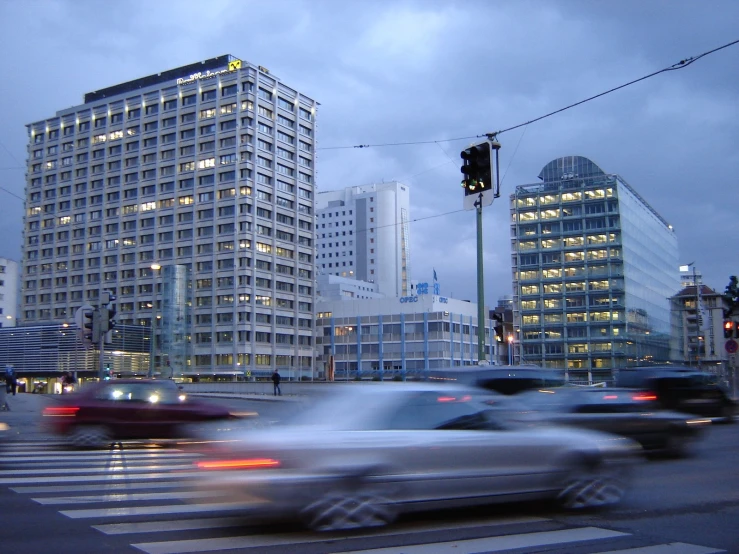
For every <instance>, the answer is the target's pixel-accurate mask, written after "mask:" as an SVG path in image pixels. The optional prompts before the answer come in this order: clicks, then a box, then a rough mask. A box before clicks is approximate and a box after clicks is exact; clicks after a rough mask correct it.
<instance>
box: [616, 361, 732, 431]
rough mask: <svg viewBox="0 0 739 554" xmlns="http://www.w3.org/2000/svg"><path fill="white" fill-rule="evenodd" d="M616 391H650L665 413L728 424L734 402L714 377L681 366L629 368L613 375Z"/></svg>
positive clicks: (730, 419)
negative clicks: (629, 389)
mask: <svg viewBox="0 0 739 554" xmlns="http://www.w3.org/2000/svg"><path fill="white" fill-rule="evenodd" d="M615 385H616V386H617V387H628V388H638V389H646V390H650V391H653V392H654V393H655V394H656V395H657V400H658V402H659V403H660V404H661V405H662V407H663V408H665V409H668V410H678V411H681V412H687V413H689V414H695V415H700V416H704V417H712V418H717V419H719V420H721V421H724V422H727V423H728V422H732V421H733V420H734V418H735V416H736V409H737V406H736V402H735V401H734V400H732V399H731V398H730V397H729V395H728V392H727V390H726V389H725V388H724V387H722V386H721V385H719V384H718V382H717V380H716V376H715V375H712V374H710V373H706V372H703V371H699V370H697V369H696V368H694V367H685V366H674V365H668V366H649V367H629V368H623V369H619V370H618V372H616V382H615Z"/></svg>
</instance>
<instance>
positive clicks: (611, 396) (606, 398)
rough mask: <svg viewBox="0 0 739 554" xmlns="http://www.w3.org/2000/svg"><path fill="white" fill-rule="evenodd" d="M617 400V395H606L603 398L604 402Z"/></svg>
mask: <svg viewBox="0 0 739 554" xmlns="http://www.w3.org/2000/svg"><path fill="white" fill-rule="evenodd" d="M616 398H618V395H617V394H606V395H605V396H604V397H603V400H616Z"/></svg>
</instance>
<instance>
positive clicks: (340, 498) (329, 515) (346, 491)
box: [300, 484, 398, 531]
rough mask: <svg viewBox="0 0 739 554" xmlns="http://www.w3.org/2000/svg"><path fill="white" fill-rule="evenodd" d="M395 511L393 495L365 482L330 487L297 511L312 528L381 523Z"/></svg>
mask: <svg viewBox="0 0 739 554" xmlns="http://www.w3.org/2000/svg"><path fill="white" fill-rule="evenodd" d="M397 515H398V514H397V510H396V508H395V504H394V501H393V495H392V494H389V491H388V490H384V489H382V488H381V487H377V486H370V485H367V484H364V485H361V486H358V487H350V488H341V489H337V490H333V491H330V492H328V493H326V494H324V495H323V496H322V497H321V498H319V499H318V500H316V501H314V502H312V503H311V504H309V505H308V506H306V507H305V508H303V509H302V510H301V512H300V517H301V519H302V520H303V521H304V522H305V524H306V526H307V527H308V528H310V529H312V530H314V531H345V530H347V529H359V528H363V527H382V526H384V525H389V524H391V523H392V522H394V521H395V519H396V518H397Z"/></svg>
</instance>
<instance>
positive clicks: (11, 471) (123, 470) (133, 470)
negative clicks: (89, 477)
mask: <svg viewBox="0 0 739 554" xmlns="http://www.w3.org/2000/svg"><path fill="white" fill-rule="evenodd" d="M162 469H169V470H173V469H193V465H192V464H184V465H171V466H166V465H161V464H159V465H149V466H140V467H132V468H117V467H101V468H92V467H91V468H63V469H62V468H59V467H54V468H44V469H4V470H2V471H0V483H2V477H5V476H10V475H50V474H55V473H56V474H59V473H60V472H62V471H63V472H64V473H66V474H67V475H69V474H72V473H100V472H117V473H137V472H145V471H156V470H160V471H161V470H162ZM75 479H76V477H75Z"/></svg>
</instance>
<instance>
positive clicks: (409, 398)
mask: <svg viewBox="0 0 739 554" xmlns="http://www.w3.org/2000/svg"><path fill="white" fill-rule="evenodd" d="M490 411H491V410H490V407H489V406H487V405H485V404H484V403H482V402H480V401H479V400H478V399H476V398H474V397H473V396H472V395H470V394H459V393H458V392H455V393H452V394H446V393H444V392H421V393H412V394H409V395H406V398H405V399H404V401H403V402H402V404H401V405H400V406H398V407H397V408H396V409H395V410H394V411H392V412H391V413H390V414H388V418H387V419H386V421H385V425H384V428H386V429H395V430H432V429H485V428H495V427H497V426H496V425H495V423H494V419H493V418H491V417H488V412H490Z"/></svg>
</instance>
